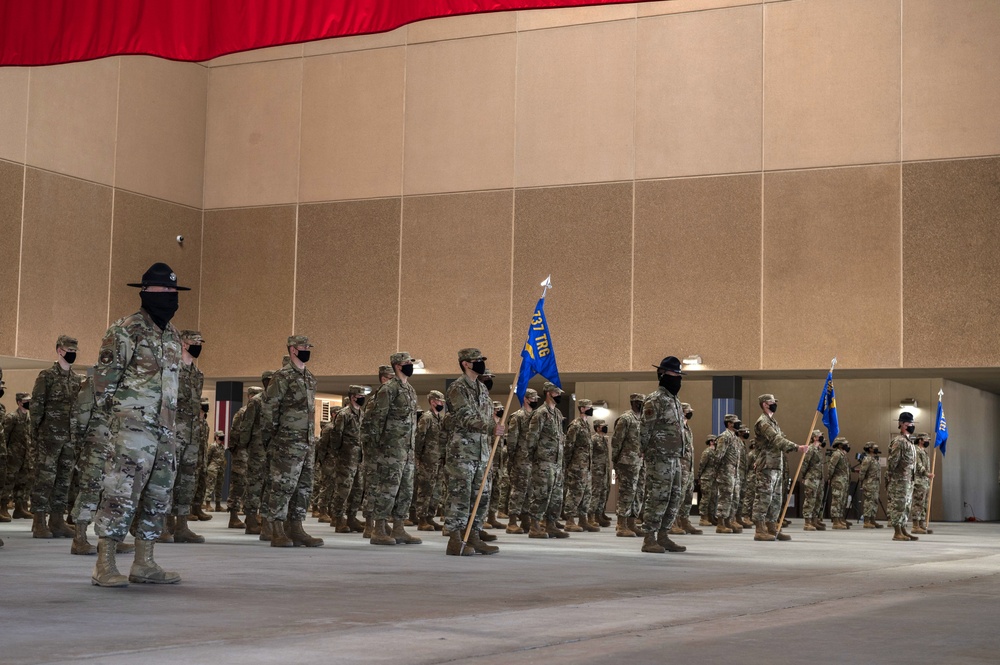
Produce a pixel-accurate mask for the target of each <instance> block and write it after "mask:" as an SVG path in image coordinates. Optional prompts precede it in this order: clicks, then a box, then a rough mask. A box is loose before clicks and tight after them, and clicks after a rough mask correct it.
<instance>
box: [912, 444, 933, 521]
mask: <svg viewBox="0 0 1000 665" xmlns="http://www.w3.org/2000/svg"><path fill="white" fill-rule="evenodd" d="M928 436H929V435H927V434H918V435H917V438H918V439H919V438H922V439H923V440H924V441H927V440H928ZM913 449H914V452H915V453H916V458H915V460H914V464H913V506H912V510H911V511H910V519H912V520H914V521H915V522H918V523H923V522H926V521H927V493H928V491H929V490H930V487H931V479H930V478H929V477H928V474H929V473H930V472H931V458H930V455H928V454H927V449H926V448H924V447H923V446H918V445H914V446H913Z"/></svg>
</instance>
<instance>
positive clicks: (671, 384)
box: [660, 374, 681, 396]
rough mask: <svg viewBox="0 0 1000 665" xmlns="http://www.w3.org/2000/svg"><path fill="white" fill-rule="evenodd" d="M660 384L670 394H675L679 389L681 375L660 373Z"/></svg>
mask: <svg viewBox="0 0 1000 665" xmlns="http://www.w3.org/2000/svg"><path fill="white" fill-rule="evenodd" d="M660 385H661V386H663V389H664V390H666V391H667V392H668V393H670V394H671V395H674V396H676V395H677V393H679V392H680V391H681V377H679V376H672V375H670V374H661V375H660Z"/></svg>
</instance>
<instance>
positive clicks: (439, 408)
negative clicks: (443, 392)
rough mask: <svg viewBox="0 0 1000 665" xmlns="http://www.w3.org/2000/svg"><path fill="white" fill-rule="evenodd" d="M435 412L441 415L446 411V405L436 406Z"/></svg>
mask: <svg viewBox="0 0 1000 665" xmlns="http://www.w3.org/2000/svg"><path fill="white" fill-rule="evenodd" d="M434 410H435V411H437V412H438V413H441V412H442V411H444V404H435V405H434Z"/></svg>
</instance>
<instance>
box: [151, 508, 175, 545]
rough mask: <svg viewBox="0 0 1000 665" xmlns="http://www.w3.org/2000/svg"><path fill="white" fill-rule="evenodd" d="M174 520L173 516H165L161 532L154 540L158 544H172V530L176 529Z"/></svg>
mask: <svg viewBox="0 0 1000 665" xmlns="http://www.w3.org/2000/svg"><path fill="white" fill-rule="evenodd" d="M176 523H177V521H176V518H174V516H173V515H167V519H166V520H164V523H163V531H161V532H160V537H159V538H157V539H156V542H158V543H172V542H174V529H175V528H176Z"/></svg>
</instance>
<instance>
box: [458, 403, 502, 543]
mask: <svg viewBox="0 0 1000 665" xmlns="http://www.w3.org/2000/svg"><path fill="white" fill-rule="evenodd" d="M514 387H515V386H514V384H511V386H510V394H509V395H507V406H505V407H504V409H503V418H502V419H501V420H500V425H501V426H505V425H506V424H507V418H508V417H509V416H510V403H511V402H512V401H513V400H514ZM500 436H501V435H499V434H498V435H496V436H495V437H493V447H492V448H490V458H489V459H488V460H486V470H485V471H484V472H483V482H482V484H480V485H479V494H477V495H476V502H475V503H474V504H472V512H470V513H469V523H468V524H466V525H465V536H464V537H463V538H462V550H461V551H465V545H466V543H468V542H469V534H471V533H472V525H473V523H474V522H475V521H476V511H478V510H479V502H480V501H481V500H482V498H483V491H484V490H485V489H486V483H487V482H488V481H489V479H490V469H491V468H492V467H493V457H494V456H495V455H496V452H497V445H499V443H500Z"/></svg>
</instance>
